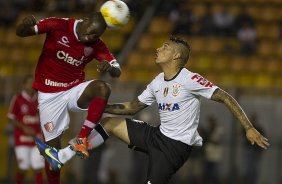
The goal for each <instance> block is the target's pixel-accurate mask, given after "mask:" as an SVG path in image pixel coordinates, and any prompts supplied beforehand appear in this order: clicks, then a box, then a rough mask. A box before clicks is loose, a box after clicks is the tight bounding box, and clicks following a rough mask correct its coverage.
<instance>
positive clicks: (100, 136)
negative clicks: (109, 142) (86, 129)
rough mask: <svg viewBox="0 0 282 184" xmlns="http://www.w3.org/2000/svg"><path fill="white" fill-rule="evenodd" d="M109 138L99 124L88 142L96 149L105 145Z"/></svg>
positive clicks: (88, 138)
mask: <svg viewBox="0 0 282 184" xmlns="http://www.w3.org/2000/svg"><path fill="white" fill-rule="evenodd" d="M108 137H109V136H108V135H107V133H106V131H105V130H104V128H103V127H102V126H101V125H99V124H98V125H97V126H96V127H95V128H94V129H93V130H92V131H91V133H90V135H89V136H88V137H87V141H88V143H89V144H90V145H91V146H92V149H94V148H97V147H99V146H100V145H101V144H103V143H104V142H105V140H106V139H107V138H108Z"/></svg>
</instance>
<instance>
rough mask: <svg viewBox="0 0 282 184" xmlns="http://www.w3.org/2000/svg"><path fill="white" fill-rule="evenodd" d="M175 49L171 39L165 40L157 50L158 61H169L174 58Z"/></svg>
mask: <svg viewBox="0 0 282 184" xmlns="http://www.w3.org/2000/svg"><path fill="white" fill-rule="evenodd" d="M174 55H175V49H174V47H173V43H172V42H171V41H168V42H165V43H164V44H163V45H162V46H161V47H160V48H158V49H157V52H156V63H157V64H160V63H167V62H170V61H172V60H173V57H174Z"/></svg>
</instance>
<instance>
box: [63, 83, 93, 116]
mask: <svg viewBox="0 0 282 184" xmlns="http://www.w3.org/2000/svg"><path fill="white" fill-rule="evenodd" d="M92 82H93V80H90V81H86V82H83V83H81V84H79V85H77V86H75V87H73V88H72V89H70V92H69V95H68V96H69V102H68V109H69V110H71V111H73V112H82V111H86V110H87V109H88V105H86V107H80V106H78V100H79V99H80V98H82V94H83V93H84V91H85V89H86V88H87V86H89V84H90V83H92ZM82 101H84V100H82ZM88 103H90V100H89V102H88Z"/></svg>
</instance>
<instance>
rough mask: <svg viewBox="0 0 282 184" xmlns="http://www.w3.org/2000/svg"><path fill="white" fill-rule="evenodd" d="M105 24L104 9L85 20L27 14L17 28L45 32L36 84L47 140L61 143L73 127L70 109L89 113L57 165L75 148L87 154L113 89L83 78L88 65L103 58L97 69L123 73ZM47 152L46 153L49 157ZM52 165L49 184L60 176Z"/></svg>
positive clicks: (21, 33)
mask: <svg viewBox="0 0 282 184" xmlns="http://www.w3.org/2000/svg"><path fill="white" fill-rule="evenodd" d="M106 28H107V24H106V22H105V20H104V18H103V16H102V14H101V13H100V12H94V13H91V14H89V15H88V16H86V17H85V18H83V19H71V18H54V17H52V18H46V19H43V20H40V21H36V19H35V17H34V16H27V17H26V18H24V19H23V21H22V23H21V24H20V25H18V27H17V35H18V36H20V37H27V36H33V35H37V34H45V35H46V39H45V43H44V45H43V49H42V53H41V55H40V57H39V61H38V63H37V67H36V70H35V81H34V83H33V87H34V88H35V89H36V90H37V91H38V102H39V114H40V121H41V129H42V131H43V134H44V139H45V141H46V143H47V144H48V145H50V146H52V147H55V148H60V146H61V144H60V135H61V134H62V133H63V132H64V131H65V130H66V129H68V126H69V113H68V111H76V112H77V111H87V112H88V115H87V117H86V119H85V121H84V124H83V126H82V128H81V131H80V132H79V134H78V135H77V138H78V139H74V140H76V141H71V142H70V144H71V145H70V146H68V147H67V148H65V149H63V150H61V151H59V152H58V154H57V155H58V158H56V160H55V161H58V164H57V165H59V166H58V167H60V166H61V165H63V164H64V163H65V162H66V161H67V160H68V159H69V158H71V157H72V156H73V155H74V154H75V153H76V152H78V153H80V154H81V155H83V156H84V157H88V156H89V153H88V151H87V139H86V137H87V136H88V135H89V134H90V132H91V130H92V129H93V128H94V127H95V125H96V124H97V122H98V121H99V120H100V118H101V116H102V114H103V112H104V109H105V107H106V104H107V101H108V98H109V96H110V93H111V90H110V87H109V85H108V84H107V83H105V82H104V81H101V80H90V81H85V73H84V68H85V67H86V65H87V64H88V63H89V62H91V61H92V60H93V59H96V60H98V61H99V65H98V69H97V70H98V71H100V72H109V74H110V75H111V76H112V77H119V76H120V74H121V69H120V66H119V64H118V63H117V62H116V59H115V57H114V56H113V55H112V54H111V52H110V51H109V49H108V47H107V46H106V44H105V43H104V42H103V41H102V40H101V39H100V38H99V37H100V36H101V35H102V34H103V33H104V31H105V30H106ZM77 140H79V141H77ZM45 152H46V151H44V152H43V155H44V156H45V158H46V154H45ZM47 156H48V155H47ZM47 160H48V159H47ZM48 161H49V160H48ZM54 170H59V168H53V171H51V170H50V169H49V167H46V171H47V175H48V181H49V183H51V184H56V183H59V180H60V179H59V172H57V171H56V172H54Z"/></svg>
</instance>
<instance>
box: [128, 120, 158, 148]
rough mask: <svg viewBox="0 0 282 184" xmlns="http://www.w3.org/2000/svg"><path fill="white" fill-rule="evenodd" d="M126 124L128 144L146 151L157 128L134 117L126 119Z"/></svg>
mask: <svg viewBox="0 0 282 184" xmlns="http://www.w3.org/2000/svg"><path fill="white" fill-rule="evenodd" d="M126 125H127V131H128V136H129V140H130V146H131V147H133V148H134V149H136V150H139V151H142V152H147V150H148V147H150V145H152V142H153V141H152V140H153V136H154V134H155V133H156V131H158V128H157V127H153V126H150V125H149V124H147V123H146V122H144V121H140V120H136V119H126Z"/></svg>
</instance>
